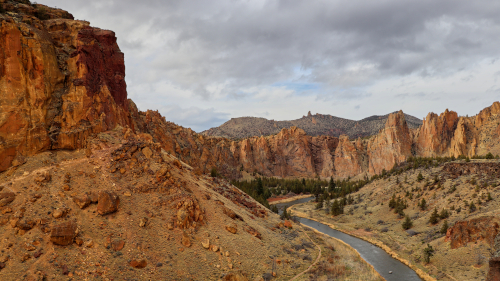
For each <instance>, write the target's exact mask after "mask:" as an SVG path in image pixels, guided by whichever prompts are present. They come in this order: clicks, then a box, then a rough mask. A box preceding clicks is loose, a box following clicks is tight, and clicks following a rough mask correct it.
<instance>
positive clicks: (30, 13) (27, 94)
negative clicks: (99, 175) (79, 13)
mask: <svg viewBox="0 0 500 281" xmlns="http://www.w3.org/2000/svg"><path fill="white" fill-rule="evenodd" d="M35 7H42V5H38V6H35ZM43 7H44V10H45V11H46V12H45V15H46V17H47V18H49V19H48V20H40V19H38V18H37V17H35V16H34V15H35V14H36V10H37V9H35V8H34V7H32V6H29V5H24V4H21V3H16V2H8V3H7V4H4V8H5V9H6V10H8V11H11V12H12V13H13V14H3V15H0V92H1V93H2V95H1V96H0V171H3V170H5V169H7V168H8V167H10V166H11V164H12V162H13V160H14V159H15V158H16V157H21V156H31V155H34V154H36V153H39V152H42V151H45V150H48V149H76V148H82V147H84V146H85V142H86V138H87V136H88V135H90V134H93V133H99V132H102V131H105V130H108V129H112V128H114V127H115V126H116V125H123V126H126V125H131V123H130V118H129V111H128V102H127V100H126V98H127V93H126V85H125V80H124V77H125V66H124V55H123V53H122V52H121V51H120V49H119V48H118V45H117V44H116V37H115V35H114V33H113V32H112V31H106V30H101V29H98V28H93V27H90V26H89V23H88V22H85V21H77V20H73V19H72V18H73V16H71V14H69V13H67V12H64V11H62V10H59V9H51V8H48V7H45V6H43ZM13 15H16V16H19V17H22V21H19V20H18V19H19V18H16V19H14V17H13Z"/></svg>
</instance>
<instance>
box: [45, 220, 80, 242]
mask: <svg viewBox="0 0 500 281" xmlns="http://www.w3.org/2000/svg"><path fill="white" fill-rule="evenodd" d="M76 234H77V225H76V223H75V222H72V221H69V222H65V223H61V224H58V225H56V226H54V227H53V228H52V231H51V233H50V241H52V243H54V244H56V245H61V246H66V245H69V244H71V243H73V239H74V238H75V236H76Z"/></svg>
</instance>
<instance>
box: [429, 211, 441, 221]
mask: <svg viewBox="0 0 500 281" xmlns="http://www.w3.org/2000/svg"><path fill="white" fill-rule="evenodd" d="M438 222H439V215H438V211H437V208H434V212H432V214H431V217H430V218H429V223H431V224H436V223H438Z"/></svg>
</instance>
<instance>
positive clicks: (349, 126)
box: [201, 112, 422, 139]
mask: <svg viewBox="0 0 500 281" xmlns="http://www.w3.org/2000/svg"><path fill="white" fill-rule="evenodd" d="M388 117H389V114H387V115H373V116H370V117H367V118H364V119H361V120H359V121H355V120H350V119H345V118H340V117H336V116H332V115H329V114H315V115H312V114H311V112H309V113H308V114H307V116H302V118H300V119H296V120H289V121H286V120H285V121H275V120H269V119H266V118H261V117H239V118H231V120H229V121H227V122H226V123H224V124H222V125H221V126H219V127H214V128H211V129H208V130H206V131H203V132H201V134H202V135H205V136H213V137H225V138H230V139H242V138H249V137H253V136H262V135H263V136H267V135H274V134H277V133H279V132H280V131H281V130H282V129H284V128H290V127H292V126H296V127H298V128H301V129H302V130H304V131H305V132H306V133H307V134H308V135H310V136H323V135H324V136H334V137H339V136H340V135H347V136H349V138H350V139H354V138H358V137H361V138H363V137H367V136H372V135H375V134H377V133H378V131H379V130H380V129H382V128H383V127H384V124H385V122H386V121H387V118H388ZM405 119H406V122H407V124H408V127H409V128H410V129H416V128H418V127H420V126H421V125H422V120H420V119H418V118H416V117H413V116H411V115H408V114H405Z"/></svg>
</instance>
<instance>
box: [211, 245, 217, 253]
mask: <svg viewBox="0 0 500 281" xmlns="http://www.w3.org/2000/svg"><path fill="white" fill-rule="evenodd" d="M211 247H212V251H214V252H217V251H218V250H219V246H216V245H212V246H211Z"/></svg>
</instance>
